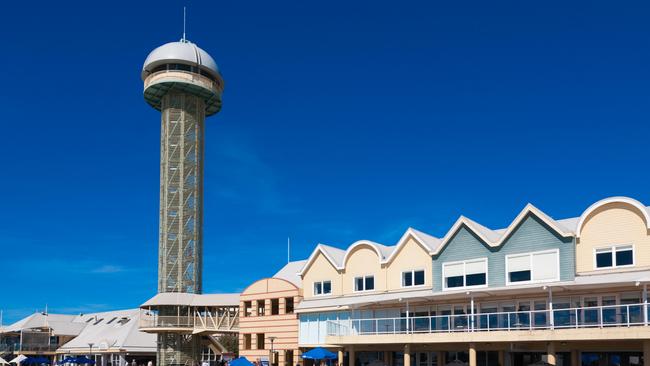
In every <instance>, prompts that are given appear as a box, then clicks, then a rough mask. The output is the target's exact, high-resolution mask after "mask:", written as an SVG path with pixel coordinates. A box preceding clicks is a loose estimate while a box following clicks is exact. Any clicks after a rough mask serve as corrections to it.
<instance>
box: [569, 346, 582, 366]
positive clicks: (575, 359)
mask: <svg viewBox="0 0 650 366" xmlns="http://www.w3.org/2000/svg"><path fill="white" fill-rule="evenodd" d="M571 366H581V363H580V351H578V350H577V349H573V350H571Z"/></svg>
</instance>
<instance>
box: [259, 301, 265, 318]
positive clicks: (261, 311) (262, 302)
mask: <svg viewBox="0 0 650 366" xmlns="http://www.w3.org/2000/svg"><path fill="white" fill-rule="evenodd" d="M265 313H266V309H265V308H264V300H257V316H264V314H265Z"/></svg>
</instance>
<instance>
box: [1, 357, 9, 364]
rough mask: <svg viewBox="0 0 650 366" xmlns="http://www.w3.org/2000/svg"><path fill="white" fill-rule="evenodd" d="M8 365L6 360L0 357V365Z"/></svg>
mask: <svg viewBox="0 0 650 366" xmlns="http://www.w3.org/2000/svg"><path fill="white" fill-rule="evenodd" d="M8 364H9V362H7V360H5V359H4V358H2V357H0V365H8Z"/></svg>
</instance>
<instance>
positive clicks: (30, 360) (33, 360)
mask: <svg viewBox="0 0 650 366" xmlns="http://www.w3.org/2000/svg"><path fill="white" fill-rule="evenodd" d="M20 364H21V365H42V364H48V365H49V364H50V360H49V359H47V358H45V357H27V358H26V359H24V360H23V361H22V362H21V363H20Z"/></svg>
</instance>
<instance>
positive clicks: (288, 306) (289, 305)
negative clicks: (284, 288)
mask: <svg viewBox="0 0 650 366" xmlns="http://www.w3.org/2000/svg"><path fill="white" fill-rule="evenodd" d="M284 313H285V314H293V297H286V298H285V299H284Z"/></svg>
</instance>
